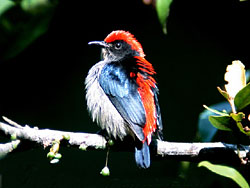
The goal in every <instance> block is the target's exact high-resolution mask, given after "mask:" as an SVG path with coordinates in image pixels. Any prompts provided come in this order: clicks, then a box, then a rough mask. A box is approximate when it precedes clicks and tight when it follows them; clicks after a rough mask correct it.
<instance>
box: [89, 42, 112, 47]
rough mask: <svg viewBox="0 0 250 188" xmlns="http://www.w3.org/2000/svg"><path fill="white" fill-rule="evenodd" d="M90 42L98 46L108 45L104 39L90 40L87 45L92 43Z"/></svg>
mask: <svg viewBox="0 0 250 188" xmlns="http://www.w3.org/2000/svg"><path fill="white" fill-rule="evenodd" d="M92 44H95V45H99V46H102V47H104V48H107V47H109V45H108V44H107V43H106V42H104V41H91V42H89V43H88V45H92Z"/></svg>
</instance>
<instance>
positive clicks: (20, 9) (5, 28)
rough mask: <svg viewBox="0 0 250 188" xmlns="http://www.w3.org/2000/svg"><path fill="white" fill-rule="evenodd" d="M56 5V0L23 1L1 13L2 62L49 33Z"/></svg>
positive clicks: (0, 52)
mask: <svg viewBox="0 0 250 188" xmlns="http://www.w3.org/2000/svg"><path fill="white" fill-rule="evenodd" d="M0 1H2V0H0ZM4 1H6V0H4ZM55 5H56V0H52V1H49V0H37V1H35V0H32V1H31V0H22V1H20V3H16V4H14V5H13V6H11V7H10V8H8V9H5V10H3V12H1V13H0V14H1V15H0V48H1V51H0V60H1V61H4V60H7V59H9V58H12V57H14V56H16V55H17V54H18V53H20V52H21V51H22V50H24V49H25V48H27V47H28V46H29V45H30V44H31V43H32V42H33V41H34V40H36V39H37V38H38V37H39V36H41V35H42V34H44V33H45V32H46V31H47V29H48V26H49V22H50V20H51V18H52V16H53V12H54V8H55Z"/></svg>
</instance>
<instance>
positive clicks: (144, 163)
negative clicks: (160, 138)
mask: <svg viewBox="0 0 250 188" xmlns="http://www.w3.org/2000/svg"><path fill="white" fill-rule="evenodd" d="M135 162H136V164H137V166H138V167H139V168H148V167H149V166H150V151H149V146H148V144H147V142H144V143H143V144H142V146H140V147H136V148H135Z"/></svg>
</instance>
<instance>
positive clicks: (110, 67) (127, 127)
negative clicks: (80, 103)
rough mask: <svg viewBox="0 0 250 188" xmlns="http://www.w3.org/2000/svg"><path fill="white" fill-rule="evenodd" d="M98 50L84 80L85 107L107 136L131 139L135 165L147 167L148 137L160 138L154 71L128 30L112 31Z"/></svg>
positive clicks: (160, 130)
mask: <svg viewBox="0 0 250 188" xmlns="http://www.w3.org/2000/svg"><path fill="white" fill-rule="evenodd" d="M88 44H89V45H98V46H100V47H101V49H102V50H101V57H102V59H101V61H99V62H98V63H96V64H95V65H93V66H92V67H91V68H90V70H89V71H88V75H87V77H86V79H85V90H86V102H87V108H88V111H89V112H90V114H91V116H92V120H93V121H95V122H97V124H98V125H99V126H100V127H101V129H102V130H105V131H106V133H107V135H108V136H109V137H113V138H114V139H120V140H121V141H123V140H124V138H125V137H127V136H130V137H131V138H133V139H132V140H133V141H134V146H135V162H136V164H137V166H138V167H139V168H143V169H146V168H149V167H150V163H151V162H150V149H149V145H150V143H151V140H152V136H153V135H154V136H156V137H157V138H158V139H161V140H162V139H163V126H162V118H161V112H160V106H159V101H158V93H159V89H158V87H157V83H156V80H155V75H156V72H155V70H154V68H153V66H152V64H151V63H150V62H149V61H147V60H146V59H145V54H144V51H143V48H142V45H141V44H140V43H139V42H138V41H137V39H136V38H135V37H134V35H132V34H131V33H130V32H128V31H124V30H116V31H112V32H111V33H110V34H109V35H107V37H106V38H105V39H104V41H92V42H89V43H88Z"/></svg>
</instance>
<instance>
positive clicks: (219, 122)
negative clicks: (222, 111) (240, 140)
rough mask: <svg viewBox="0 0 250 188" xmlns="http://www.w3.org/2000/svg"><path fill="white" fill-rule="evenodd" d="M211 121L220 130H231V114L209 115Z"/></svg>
mask: <svg viewBox="0 0 250 188" xmlns="http://www.w3.org/2000/svg"><path fill="white" fill-rule="evenodd" d="M208 119H209V121H210V123H211V124H212V125H213V126H214V127H216V128H217V129H219V130H223V131H231V128H230V120H231V118H230V116H209V118H208Z"/></svg>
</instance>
